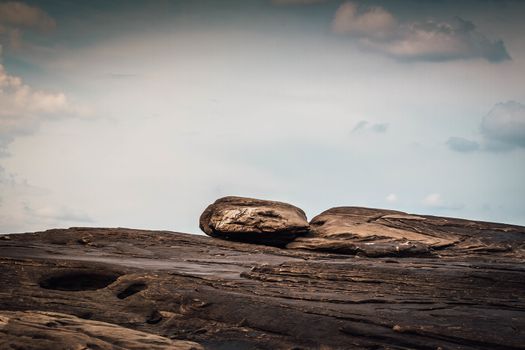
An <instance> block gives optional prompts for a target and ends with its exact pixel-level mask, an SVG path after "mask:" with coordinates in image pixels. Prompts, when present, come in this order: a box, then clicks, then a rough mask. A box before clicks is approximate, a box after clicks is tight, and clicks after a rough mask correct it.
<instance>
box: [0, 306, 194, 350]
mask: <svg viewBox="0 0 525 350" xmlns="http://www.w3.org/2000/svg"><path fill="white" fill-rule="evenodd" d="M0 349H32V350H46V349H54V350H71V349H98V350H124V349H130V350H144V349H149V350H203V347H202V346H200V345H199V344H197V343H194V342H190V341H183V340H171V339H168V338H165V337H161V336H158V335H154V334H149V333H145V332H140V331H135V330H133V329H129V328H124V327H120V326H117V325H113V324H110V323H106V322H98V321H90V320H85V319H82V318H78V317H76V316H71V315H66V314H60V313H54V312H42V311H0Z"/></svg>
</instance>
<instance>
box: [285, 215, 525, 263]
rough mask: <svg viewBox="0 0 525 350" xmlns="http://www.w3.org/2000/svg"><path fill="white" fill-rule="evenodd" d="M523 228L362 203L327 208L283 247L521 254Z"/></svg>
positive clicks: (345, 251)
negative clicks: (298, 235)
mask: <svg viewBox="0 0 525 350" xmlns="http://www.w3.org/2000/svg"><path fill="white" fill-rule="evenodd" d="M523 232H524V230H523V228H522V227H517V226H512V225H502V224H493V223H483V222H475V221H468V220H461V219H454V218H443V217H435V216H424V215H413V214H407V213H403V212H399V211H393V210H384V209H370V208H360V207H339V208H332V209H329V210H327V211H325V212H323V213H321V214H319V215H317V216H316V217H314V218H313V219H312V220H311V221H310V232H309V233H308V234H307V235H305V236H304V237H299V238H297V239H296V240H294V241H293V242H291V243H289V244H288V245H287V248H293V249H310V250H320V251H327V252H337V253H343V254H359V255H365V256H369V257H378V256H385V257H386V256H430V255H432V254H460V253H465V254H466V253H474V252H476V251H477V252H489V251H498V252H501V253H505V252H508V253H509V255H512V256H515V257H519V258H525V255H524V254H523V252H524V250H523V248H524V247H525V236H524V234H523Z"/></svg>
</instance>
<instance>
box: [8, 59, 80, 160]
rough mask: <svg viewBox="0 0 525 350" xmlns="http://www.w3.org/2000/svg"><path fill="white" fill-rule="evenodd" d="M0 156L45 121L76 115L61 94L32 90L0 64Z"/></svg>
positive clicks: (74, 109) (76, 111) (73, 108)
mask: <svg viewBox="0 0 525 350" xmlns="http://www.w3.org/2000/svg"><path fill="white" fill-rule="evenodd" d="M0 106H2V108H1V109H0V154H1V153H4V152H5V150H6V147H7V146H8V145H9V143H11V142H12V141H13V140H14V139H15V138H16V137H17V136H20V135H27V134H30V133H33V132H34V131H35V130H37V129H38V127H39V125H40V123H41V122H42V121H43V120H46V119H53V118H58V117H63V116H65V115H68V114H76V113H78V110H77V109H76V108H75V107H74V106H72V105H71V104H70V103H69V102H68V100H67V98H66V95H65V94H64V93H62V92H56V93H53V92H46V91H39V90H35V89H33V88H31V87H30V86H28V85H26V84H24V83H23V81H22V79H21V78H20V77H17V76H13V75H10V74H8V73H7V72H6V70H5V68H4V66H3V65H1V64H0Z"/></svg>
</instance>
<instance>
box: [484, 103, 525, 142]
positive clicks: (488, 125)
mask: <svg viewBox="0 0 525 350" xmlns="http://www.w3.org/2000/svg"><path fill="white" fill-rule="evenodd" d="M481 131H482V133H483V135H484V136H485V137H486V138H487V139H488V140H489V141H494V142H499V143H503V144H506V145H508V146H511V147H525V105H522V104H521V103H518V102H515V101H508V102H502V103H498V104H496V105H495V106H494V108H492V110H491V111H490V112H489V113H488V114H487V115H486V116H485V117H484V118H483V120H482V122H481Z"/></svg>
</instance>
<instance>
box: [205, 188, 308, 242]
mask: <svg viewBox="0 0 525 350" xmlns="http://www.w3.org/2000/svg"><path fill="white" fill-rule="evenodd" d="M199 226H200V228H201V230H203V231H204V232H205V233H206V234H207V235H209V236H212V237H217V238H222V239H227V240H232V241H239V242H249V243H258V244H266V245H273V246H284V245H286V243H288V242H290V241H291V240H293V239H295V238H296V237H298V236H301V235H304V234H306V233H307V232H308V221H307V220H306V215H305V213H304V212H303V211H302V210H301V209H299V208H297V207H295V206H293V205H291V204H287V203H282V202H275V201H267V200H260V199H254V198H244V197H224V198H220V199H218V200H216V201H215V203H213V204H211V205H210V206H208V207H207V208H206V210H204V212H203V213H202V215H201V217H200V220H199Z"/></svg>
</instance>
